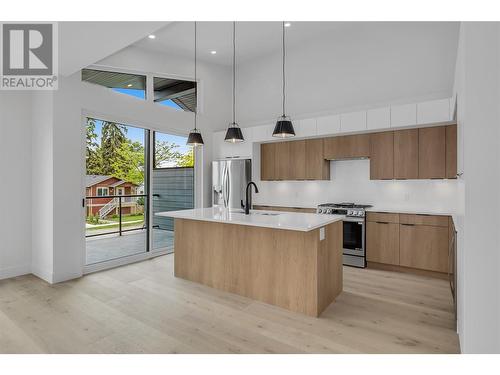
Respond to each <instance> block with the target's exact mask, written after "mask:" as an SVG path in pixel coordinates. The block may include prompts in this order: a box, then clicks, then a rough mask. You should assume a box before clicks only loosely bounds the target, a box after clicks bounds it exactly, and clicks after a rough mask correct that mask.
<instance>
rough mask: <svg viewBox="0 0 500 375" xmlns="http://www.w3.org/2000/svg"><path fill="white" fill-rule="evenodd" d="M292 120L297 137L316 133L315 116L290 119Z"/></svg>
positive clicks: (312, 135)
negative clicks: (303, 118)
mask: <svg viewBox="0 0 500 375" xmlns="http://www.w3.org/2000/svg"><path fill="white" fill-rule="evenodd" d="M292 122H293V128H294V129H295V135H296V136H297V137H314V136H315V135H316V134H317V130H316V119H315V118H310V119H305V120H296V121H293V120H292Z"/></svg>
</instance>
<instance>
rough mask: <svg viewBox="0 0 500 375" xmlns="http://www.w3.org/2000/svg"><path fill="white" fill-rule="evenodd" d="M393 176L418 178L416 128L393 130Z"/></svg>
mask: <svg viewBox="0 0 500 375" xmlns="http://www.w3.org/2000/svg"><path fill="white" fill-rule="evenodd" d="M394 178H396V179H417V178H418V129H410V130H397V131H395V132H394Z"/></svg>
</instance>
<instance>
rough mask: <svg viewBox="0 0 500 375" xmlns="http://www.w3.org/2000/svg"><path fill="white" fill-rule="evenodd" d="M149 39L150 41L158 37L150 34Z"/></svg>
mask: <svg viewBox="0 0 500 375" xmlns="http://www.w3.org/2000/svg"><path fill="white" fill-rule="evenodd" d="M148 38H149V39H154V38H156V35H153V34H150V35H148Z"/></svg>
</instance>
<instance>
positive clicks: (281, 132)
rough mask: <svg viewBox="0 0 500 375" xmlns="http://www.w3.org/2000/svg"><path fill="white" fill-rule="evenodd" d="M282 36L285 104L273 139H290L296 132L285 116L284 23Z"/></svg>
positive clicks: (284, 102) (283, 97)
mask: <svg viewBox="0 0 500 375" xmlns="http://www.w3.org/2000/svg"><path fill="white" fill-rule="evenodd" d="M281 36H282V43H283V44H282V52H283V56H282V60H281V62H282V64H283V65H282V71H281V73H282V76H281V78H282V83H283V92H282V99H283V103H282V110H283V112H282V113H283V114H282V115H281V116H280V117H279V118H278V121H276V126H275V127H274V131H273V137H276V138H290V137H295V130H294V129H293V124H292V120H291V119H290V117H288V116H287V115H285V113H286V112H285V104H286V89H285V85H286V77H285V59H286V53H285V50H286V45H285V22H284V21H283V22H282V23H281Z"/></svg>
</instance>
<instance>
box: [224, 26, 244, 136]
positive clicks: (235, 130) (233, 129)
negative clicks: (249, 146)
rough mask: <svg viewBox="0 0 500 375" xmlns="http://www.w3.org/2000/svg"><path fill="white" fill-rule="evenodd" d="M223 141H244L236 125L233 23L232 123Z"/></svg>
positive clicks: (234, 36)
mask: <svg viewBox="0 0 500 375" xmlns="http://www.w3.org/2000/svg"><path fill="white" fill-rule="evenodd" d="M224 140H225V141H226V142H229V143H241V142H244V141H245V139H244V138H243V133H242V132H241V129H240V127H239V126H238V124H237V123H236V22H233V122H232V123H231V124H230V125H229V127H228V128H227V132H226V137H225V138H224Z"/></svg>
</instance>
